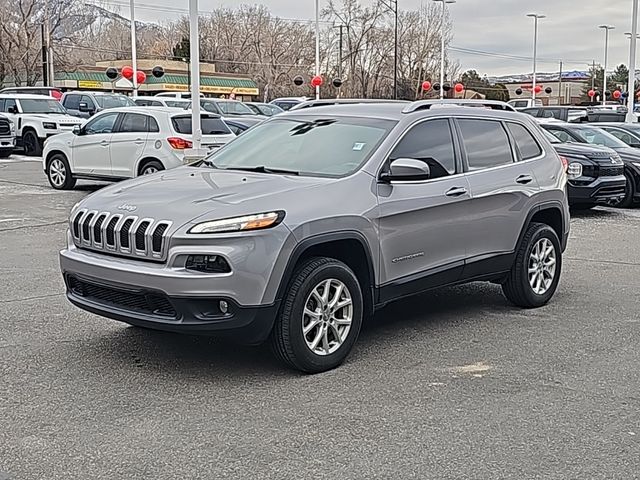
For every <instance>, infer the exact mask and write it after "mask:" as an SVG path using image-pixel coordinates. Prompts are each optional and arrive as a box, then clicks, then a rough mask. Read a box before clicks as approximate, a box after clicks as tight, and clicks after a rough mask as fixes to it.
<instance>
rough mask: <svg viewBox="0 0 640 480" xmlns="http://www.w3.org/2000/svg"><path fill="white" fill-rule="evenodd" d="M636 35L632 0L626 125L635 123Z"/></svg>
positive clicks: (635, 16) (636, 24)
mask: <svg viewBox="0 0 640 480" xmlns="http://www.w3.org/2000/svg"><path fill="white" fill-rule="evenodd" d="M637 35H638V0H633V13H632V14H631V42H630V43H631V47H630V48H629V84H628V85H627V118H626V121H627V123H631V122H635V121H636V118H635V115H634V113H633V110H634V109H635V106H636V41H635V39H636V37H637Z"/></svg>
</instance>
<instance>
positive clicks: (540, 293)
mask: <svg viewBox="0 0 640 480" xmlns="http://www.w3.org/2000/svg"><path fill="white" fill-rule="evenodd" d="M561 269H562V249H561V247H560V240H558V235H556V232H555V231H554V230H553V228H551V227H550V226H549V225H545V224H542V223H532V224H531V225H529V227H528V228H527V231H526V232H525V235H524V238H523V239H522V242H521V244H520V247H519V248H518V251H517V252H516V258H515V261H514V262H513V266H512V267H511V271H510V272H509V276H508V278H507V280H506V282H504V283H503V284H502V291H503V293H504V295H505V297H507V299H508V300H509V301H510V302H511V303H513V304H514V305H517V306H519V307H523V308H537V307H541V306H543V305H545V304H546V303H547V302H549V300H551V297H553V294H554V293H555V291H556V289H557V288H558V282H559V280H560V272H561Z"/></svg>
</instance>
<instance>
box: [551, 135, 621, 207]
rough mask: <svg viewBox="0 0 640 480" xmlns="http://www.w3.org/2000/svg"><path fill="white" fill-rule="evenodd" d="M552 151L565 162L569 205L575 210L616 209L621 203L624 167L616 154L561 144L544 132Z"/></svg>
mask: <svg viewBox="0 0 640 480" xmlns="http://www.w3.org/2000/svg"><path fill="white" fill-rule="evenodd" d="M544 132H545V134H546V135H547V137H548V139H549V142H550V143H551V145H553V148H554V149H555V150H556V152H558V154H559V155H562V156H563V157H565V158H566V159H567V165H568V168H567V171H568V180H567V186H568V194H569V205H570V206H571V207H572V208H574V209H576V210H583V209H589V208H593V207H595V206H597V205H618V204H619V203H620V202H621V201H623V200H624V196H625V189H626V178H625V176H624V163H622V159H621V158H620V155H618V154H617V153H616V152H615V150H612V149H610V148H607V147H599V146H597V145H586V144H584V143H571V142H569V143H563V142H561V141H560V140H558V139H557V138H556V137H555V136H554V135H553V134H551V133H550V132H548V131H546V130H545V131H544Z"/></svg>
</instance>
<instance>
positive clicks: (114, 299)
mask: <svg viewBox="0 0 640 480" xmlns="http://www.w3.org/2000/svg"><path fill="white" fill-rule="evenodd" d="M67 282H68V285H69V290H70V291H71V292H72V293H73V294H74V295H76V296H78V297H82V298H85V299H87V300H91V301H92V302H95V303H99V304H102V305H105V306H110V307H116V308H119V309H121V310H129V311H132V312H136V313H143V314H147V315H154V316H162V317H167V318H176V317H177V313H176V310H175V309H174V308H173V305H171V302H170V301H169V299H168V298H167V297H166V296H165V295H163V294H161V293H156V292H145V291H133V290H132V291H128V290H124V289H118V288H114V287H108V286H105V285H98V284H95V283H91V282H88V281H85V280H80V279H79V278H77V277H73V276H69V277H68V278H67Z"/></svg>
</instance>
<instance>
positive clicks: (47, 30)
mask: <svg viewBox="0 0 640 480" xmlns="http://www.w3.org/2000/svg"><path fill="white" fill-rule="evenodd" d="M44 45H45V53H46V64H47V75H46V76H45V77H43V85H44V86H45V87H53V80H54V79H53V53H52V51H51V26H50V22H49V1H48V0H45V2H44Z"/></svg>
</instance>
